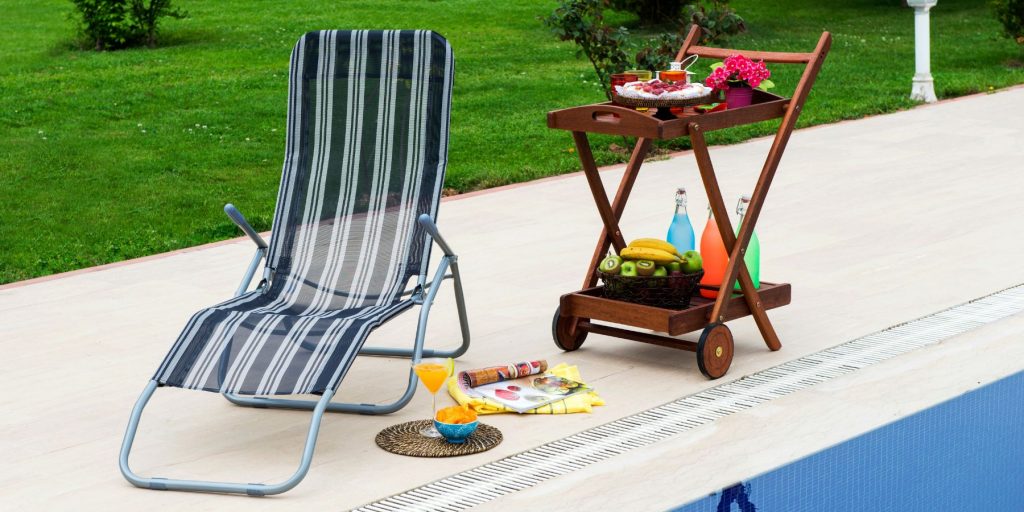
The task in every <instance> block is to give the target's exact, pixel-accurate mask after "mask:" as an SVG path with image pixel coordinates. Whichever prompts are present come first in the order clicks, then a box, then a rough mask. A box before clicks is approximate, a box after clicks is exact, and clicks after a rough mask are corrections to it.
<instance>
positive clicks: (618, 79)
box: [611, 73, 636, 98]
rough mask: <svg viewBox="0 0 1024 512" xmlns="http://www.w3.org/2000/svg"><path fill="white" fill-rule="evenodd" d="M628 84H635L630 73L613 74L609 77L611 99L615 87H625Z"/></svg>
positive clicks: (634, 79)
mask: <svg viewBox="0 0 1024 512" xmlns="http://www.w3.org/2000/svg"><path fill="white" fill-rule="evenodd" d="M629 82H636V75H634V74H632V73H615V74H614V75H612V76H611V87H612V98H614V97H615V94H616V92H615V86H616V85H626V84H628V83H629Z"/></svg>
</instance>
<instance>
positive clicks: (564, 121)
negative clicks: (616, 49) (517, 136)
mask: <svg viewBox="0 0 1024 512" xmlns="http://www.w3.org/2000/svg"><path fill="white" fill-rule="evenodd" d="M789 102H790V99H789V98H784V97H782V96H777V95H775V94H772V93H770V92H764V91H760V90H756V89H755V90H754V96H753V101H752V102H751V104H750V106H749V107H742V108H736V109H728V110H722V111H720V112H709V113H707V114H689V115H683V116H682V117H677V118H675V119H668V120H663V119H658V118H657V117H654V116H652V115H650V114H648V113H644V112H637V111H636V110H633V109H632V108H630V107H623V106H620V105H615V104H614V103H611V102H605V103H596V104H593V105H584V106H581V107H573V108H567V109H563V110H555V111H553V112H548V128H554V129H558V130H569V131H573V132H588V133H603V134H607V135H626V136H630V137H644V138H647V139H674V138H676V137H685V136H688V135H689V134H690V132H689V124H690V123H699V124H700V128H701V130H702V131H705V132H709V131H713V130H721V129H723V128H729V127H732V126H739V125H743V124H749V123H756V122H759V121H767V120H769V119H776V118H781V117H782V116H783V115H785V114H786V109H787V107H788V106H789Z"/></svg>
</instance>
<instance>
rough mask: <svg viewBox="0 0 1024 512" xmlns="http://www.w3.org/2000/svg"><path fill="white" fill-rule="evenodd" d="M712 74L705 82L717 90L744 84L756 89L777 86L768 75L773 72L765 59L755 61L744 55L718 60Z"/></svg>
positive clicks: (712, 66)
mask: <svg viewBox="0 0 1024 512" xmlns="http://www.w3.org/2000/svg"><path fill="white" fill-rule="evenodd" d="M711 69H712V71H711V74H710V75H708V78H707V79H706V80H704V84H705V85H707V86H708V87H711V88H713V89H715V90H719V91H726V90H728V89H729V87H730V86H731V87H738V86H741V85H743V84H746V85H749V86H750V87H752V88H754V89H761V90H762V91H764V90H767V89H769V88H771V87H775V84H774V83H772V81H771V80H768V77H770V76H772V72H771V71H768V66H765V64H764V61H763V60H760V61H757V62H754V61H752V60H750V59H748V58H746V57H744V56H743V55H732V56H730V57H728V58H726V59H725V61H723V62H716V63H715V64H712V65H711Z"/></svg>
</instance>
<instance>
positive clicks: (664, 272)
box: [654, 265, 668, 277]
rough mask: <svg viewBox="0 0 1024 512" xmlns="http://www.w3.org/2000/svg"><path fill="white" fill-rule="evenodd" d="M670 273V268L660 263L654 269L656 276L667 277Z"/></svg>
mask: <svg viewBox="0 0 1024 512" xmlns="http://www.w3.org/2000/svg"><path fill="white" fill-rule="evenodd" d="M667 275H668V269H666V268H665V267H663V266H661V265H658V268H656V269H654V277H665V276H667Z"/></svg>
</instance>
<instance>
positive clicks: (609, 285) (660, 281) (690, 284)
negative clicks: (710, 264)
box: [597, 270, 704, 309]
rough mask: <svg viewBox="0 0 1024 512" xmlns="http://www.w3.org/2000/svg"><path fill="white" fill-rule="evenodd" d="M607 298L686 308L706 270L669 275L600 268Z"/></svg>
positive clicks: (600, 275) (598, 273) (600, 276)
mask: <svg viewBox="0 0 1024 512" xmlns="http://www.w3.org/2000/svg"><path fill="white" fill-rule="evenodd" d="M597 276H598V277H599V278H601V281H602V282H603V283H604V296H605V298H607V299H614V300H621V301H625V302H632V303H635V304H644V305H647V306H657V307H663V308H672V309H684V308H687V307H689V306H690V299H691V298H692V297H693V294H694V292H695V291H696V290H697V285H699V284H700V279H701V278H702V277H704V271H703V270H699V271H697V272H694V273H692V274H682V275H669V276H646V277H644V276H623V275H617V274H606V273H604V272H601V271H600V270H598V271H597Z"/></svg>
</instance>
